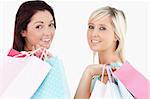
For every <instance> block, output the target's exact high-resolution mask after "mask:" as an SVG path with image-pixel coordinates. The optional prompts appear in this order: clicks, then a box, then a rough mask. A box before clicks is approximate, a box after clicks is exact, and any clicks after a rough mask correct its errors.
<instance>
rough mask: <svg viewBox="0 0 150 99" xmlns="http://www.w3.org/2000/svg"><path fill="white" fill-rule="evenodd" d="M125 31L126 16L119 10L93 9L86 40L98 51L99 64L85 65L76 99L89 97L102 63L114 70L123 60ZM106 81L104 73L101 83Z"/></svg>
mask: <svg viewBox="0 0 150 99" xmlns="http://www.w3.org/2000/svg"><path fill="white" fill-rule="evenodd" d="M125 32H126V18H125V15H124V13H123V12H122V11H121V10H118V9H115V8H112V7H109V6H106V7H103V8H100V9H98V10H96V11H94V12H93V13H92V14H91V16H90V18H89V20H88V31H87V40H88V44H89V46H90V48H91V50H92V51H93V52H94V53H98V57H99V64H92V65H89V66H87V68H86V69H85V71H84V73H83V75H82V78H81V80H80V83H79V86H78V88H77V91H76V94H75V98H76V99H89V97H90V95H91V93H92V90H93V87H94V84H95V81H96V80H100V77H99V76H101V74H102V68H103V67H104V65H103V64H109V66H111V67H112V68H113V70H116V69H117V68H118V67H120V66H121V64H122V63H123V62H124V61H125V59H124V54H123V48H124V34H125ZM107 81H108V76H107V73H105V74H104V78H103V83H104V84H106V83H107Z"/></svg>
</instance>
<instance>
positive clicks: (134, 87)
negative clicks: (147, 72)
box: [114, 61, 150, 99]
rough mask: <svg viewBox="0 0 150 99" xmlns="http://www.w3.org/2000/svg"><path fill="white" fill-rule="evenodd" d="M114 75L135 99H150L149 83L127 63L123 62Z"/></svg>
mask: <svg viewBox="0 0 150 99" xmlns="http://www.w3.org/2000/svg"><path fill="white" fill-rule="evenodd" d="M114 75H116V76H117V78H118V79H119V80H120V81H121V82H122V83H123V84H124V86H125V87H126V88H127V89H128V90H129V91H130V92H131V93H132V94H133V96H134V97H135V98H136V99H150V97H148V95H150V90H149V89H150V82H149V80H148V79H146V78H145V77H144V76H143V75H142V74H141V73H139V72H138V71H137V70H136V69H135V68H133V66H132V65H131V64H129V62H127V61H126V62H125V63H124V64H123V65H122V67H120V69H118V70H117V71H115V72H114Z"/></svg>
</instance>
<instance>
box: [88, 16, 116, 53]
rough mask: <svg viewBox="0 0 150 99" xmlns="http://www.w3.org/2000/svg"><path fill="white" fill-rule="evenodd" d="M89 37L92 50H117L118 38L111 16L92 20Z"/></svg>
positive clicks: (89, 26) (89, 25) (89, 24)
mask: <svg viewBox="0 0 150 99" xmlns="http://www.w3.org/2000/svg"><path fill="white" fill-rule="evenodd" d="M87 39H88V43H89V46H90V48H91V50H93V51H95V52H102V51H108V50H109V51H115V49H116V41H117V40H116V38H115V33H114V27H113V25H112V21H111V17H110V16H108V15H107V16H105V17H102V18H100V19H96V18H95V19H93V20H90V21H89V23H88V32H87Z"/></svg>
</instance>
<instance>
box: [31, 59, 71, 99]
mask: <svg viewBox="0 0 150 99" xmlns="http://www.w3.org/2000/svg"><path fill="white" fill-rule="evenodd" d="M45 61H46V62H47V63H49V64H50V65H51V66H52V69H51V70H50V72H49V73H48V75H47V76H46V78H45V79H44V81H43V82H42V84H41V85H40V87H39V88H38V90H37V91H36V92H35V93H34V95H33V96H32V98H31V99H70V93H69V89H68V85H67V81H66V75H65V72H64V68H63V65H62V62H61V61H60V59H59V58H58V57H52V58H50V59H49V58H47V59H45Z"/></svg>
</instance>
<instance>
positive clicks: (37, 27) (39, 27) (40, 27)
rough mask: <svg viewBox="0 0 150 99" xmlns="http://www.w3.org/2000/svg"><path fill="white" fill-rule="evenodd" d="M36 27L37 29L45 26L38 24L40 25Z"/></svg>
mask: <svg viewBox="0 0 150 99" xmlns="http://www.w3.org/2000/svg"><path fill="white" fill-rule="evenodd" d="M35 28H36V29H42V28H43V26H42V25H38V26H36V27H35Z"/></svg>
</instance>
